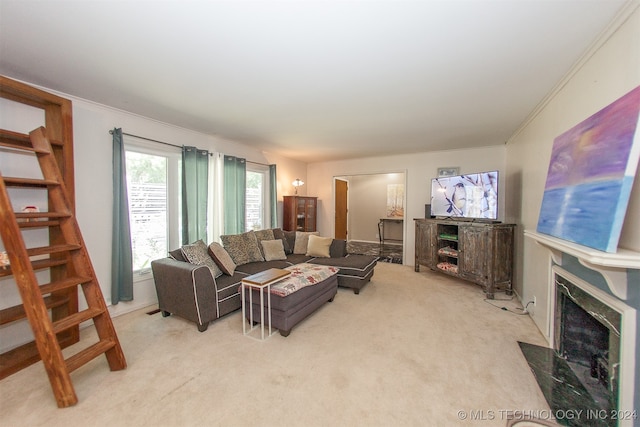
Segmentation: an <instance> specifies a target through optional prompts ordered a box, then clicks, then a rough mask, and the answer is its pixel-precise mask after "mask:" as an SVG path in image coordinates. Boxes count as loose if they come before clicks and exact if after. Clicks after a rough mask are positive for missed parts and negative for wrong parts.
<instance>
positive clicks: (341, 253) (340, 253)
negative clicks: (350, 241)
mask: <svg viewBox="0 0 640 427" xmlns="http://www.w3.org/2000/svg"><path fill="white" fill-rule="evenodd" d="M329 255H330V256H331V258H341V257H345V256H347V241H346V240H343V239H333V242H331V247H330V248H329Z"/></svg>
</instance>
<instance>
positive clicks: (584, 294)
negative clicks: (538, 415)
mask: <svg viewBox="0 0 640 427" xmlns="http://www.w3.org/2000/svg"><path fill="white" fill-rule="evenodd" d="M524 234H525V236H526V237H529V238H531V239H532V240H533V241H534V242H536V243H537V244H538V245H540V246H542V247H544V248H545V249H547V250H548V253H549V270H548V276H547V277H548V282H547V285H548V291H549V293H548V297H549V298H548V301H549V305H548V306H547V308H548V311H546V312H545V313H546V314H547V315H548V317H547V321H548V326H549V329H547V332H548V333H549V335H548V336H549V341H550V347H551V348H547V347H539V346H533V345H531V344H526V343H520V347H521V349H522V352H523V354H524V356H525V358H526V359H527V362H528V363H529V366H530V367H531V370H532V371H533V373H534V375H535V377H536V380H537V381H538V384H539V385H540V389H541V391H542V392H543V394H544V396H545V398H546V399H547V403H548V404H549V406H550V407H551V409H552V410H553V411H558V412H554V414H560V415H562V414H564V415H574V417H573V419H572V420H570V419H569V417H567V416H565V417H564V418H563V419H558V421H559V423H560V424H563V425H575V426H582V425H616V426H620V427H622V426H633V425H634V420H637V417H638V413H637V408H636V407H635V405H634V400H637V398H635V397H634V394H635V391H636V390H635V371H636V365H637V361H636V336H637V332H636V325H637V321H636V315H637V310H636V308H634V307H631V306H629V305H627V302H631V301H632V300H634V298H635V297H634V295H637V294H636V292H637V286H638V285H639V283H638V281H637V280H635V279H633V278H634V277H635V276H634V275H632V274H631V271H632V270H640V251H635V250H631V249H625V248H618V250H617V251H616V252H615V253H613V252H612V253H608V252H602V251H599V250H596V249H593V248H588V247H585V246H581V245H578V244H575V243H573V242H569V241H566V240H562V239H558V238H555V237H552V236H548V235H545V234H541V233H536V232H532V231H528V230H525V232H524ZM569 270H570V271H569ZM578 276H580V277H578ZM580 411H582V412H580ZM578 414H581V416H578ZM585 417H586V418H585ZM556 418H558V417H556ZM614 418H616V419H614Z"/></svg>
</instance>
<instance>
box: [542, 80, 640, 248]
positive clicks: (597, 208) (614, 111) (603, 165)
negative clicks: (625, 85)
mask: <svg viewBox="0 0 640 427" xmlns="http://www.w3.org/2000/svg"><path fill="white" fill-rule="evenodd" d="M639 114H640V86H638V87H637V88H635V89H634V90H632V91H631V92H629V93H627V94H626V95H624V96H623V97H622V98H619V99H618V100H616V101H614V102H613V103H612V104H610V105H608V106H607V107H605V108H603V109H602V110H600V111H598V112H597V113H595V114H594V115H593V116H591V117H589V118H588V119H586V120H584V121H583V122H581V123H579V124H578V125H576V126H574V127H573V128H571V129H569V130H568V131H566V132H565V133H563V134H562V135H560V136H558V137H557V138H556V139H555V140H554V143H553V149H552V152H551V162H550V164H549V171H548V173H547V182H546V185H545V189H544V196H543V199H542V206H541V208H540V216H539V219H538V228H537V230H538V232H540V233H544V234H549V235H551V236H554V237H558V238H561V239H564V240H568V241H571V242H574V243H578V244H580V245H584V246H588V247H591V248H595V249H598V250H601V251H605V252H616V251H617V249H618V241H619V239H620V232H621V230H622V224H623V222H624V217H625V214H626V211H627V205H628V204H629V195H630V194H631V187H632V185H633V179H634V177H635V174H636V170H637V167H638V159H639V158H640V141H639V139H640V135H639V131H638V119H639Z"/></svg>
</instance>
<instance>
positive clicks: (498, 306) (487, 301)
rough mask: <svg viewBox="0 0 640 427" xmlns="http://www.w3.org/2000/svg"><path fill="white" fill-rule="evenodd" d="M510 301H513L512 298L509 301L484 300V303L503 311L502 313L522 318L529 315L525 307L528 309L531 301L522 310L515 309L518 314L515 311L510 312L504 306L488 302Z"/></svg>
mask: <svg viewBox="0 0 640 427" xmlns="http://www.w3.org/2000/svg"><path fill="white" fill-rule="evenodd" d="M512 299H513V297H511V298H510V299H499V300H495V299H494V300H488V299H486V298H485V299H484V302H486V303H487V304H489V305H491V306H493V307H495V308H499V309H500V310H503V311H508V312H509V313H512V314H516V315H518V316H523V315H525V314H529V312H528V311H527V307H529V304H531V303H533V301H530V302H528V303H527V306H526V307H524V308H519V307H516V310H520V312H517V311H514V310H510V309H508V308H507V307H505V306H501V305H496V304H493V303H491V302H490V301H511V300H512Z"/></svg>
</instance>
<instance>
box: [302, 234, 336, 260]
mask: <svg viewBox="0 0 640 427" xmlns="http://www.w3.org/2000/svg"><path fill="white" fill-rule="evenodd" d="M331 242H333V238H332V237H320V236H315V235H311V236H309V244H308V245H307V256H315V257H321V258H329V256H330V254H329V249H330V248H331Z"/></svg>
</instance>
